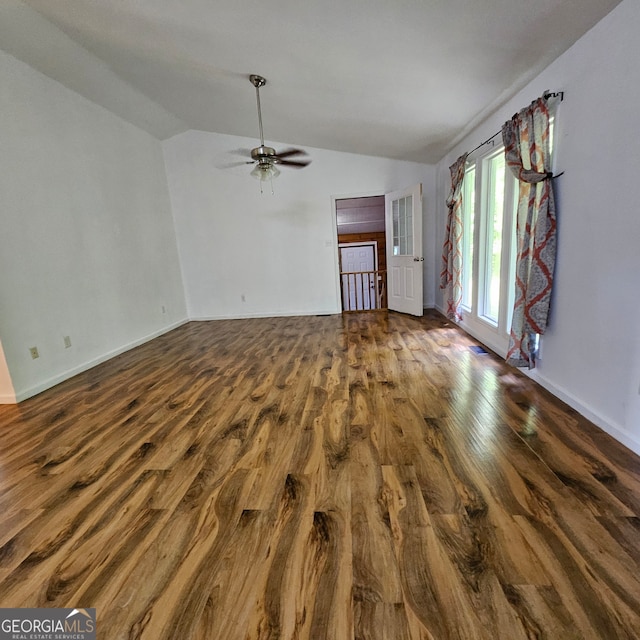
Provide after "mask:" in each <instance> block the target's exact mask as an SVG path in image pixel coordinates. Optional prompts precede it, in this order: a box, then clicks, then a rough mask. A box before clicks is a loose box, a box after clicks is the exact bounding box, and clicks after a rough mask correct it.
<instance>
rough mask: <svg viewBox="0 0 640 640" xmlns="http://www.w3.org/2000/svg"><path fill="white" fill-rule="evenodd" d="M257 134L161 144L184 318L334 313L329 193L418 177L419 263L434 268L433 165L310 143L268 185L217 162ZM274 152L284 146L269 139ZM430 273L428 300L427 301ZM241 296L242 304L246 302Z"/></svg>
mask: <svg viewBox="0 0 640 640" xmlns="http://www.w3.org/2000/svg"><path fill="white" fill-rule="evenodd" d="M255 144H256V140H255V139H251V138H239V137H235V136H227V135H220V134H214V133H205V132H201V131H189V132H186V133H183V134H180V135H177V136H175V137H173V138H171V139H170V140H167V141H165V142H164V143H163V146H164V152H165V162H166V166H167V175H168V180H169V190H170V193H171V201H172V206H173V213H174V218H175V225H176V234H177V239H178V248H179V252H180V259H181V264H182V270H183V279H184V286H185V294H186V299H187V308H188V313H189V317H190V318H222V317H244V316H270V315H295V314H315V313H338V312H339V311H340V301H339V297H338V295H337V282H338V278H337V253H336V228H335V212H334V211H333V210H332V201H331V198H332V196H340V197H343V196H347V195H349V196H353V195H365V194H366V195H373V194H383V193H385V192H387V191H392V190H394V189H399V188H403V187H406V186H409V185H411V184H415V183H417V182H422V183H423V193H424V202H423V205H424V206H423V213H424V236H425V254H426V258H427V261H426V262H425V264H427V265H429V266H431V265H433V264H434V261H433V252H434V250H435V235H434V230H435V226H434V223H435V220H434V212H435V209H434V207H435V170H434V167H433V166H430V165H424V164H418V163H412V162H400V161H397V160H388V159H383V158H373V157H368V156H359V155H354V154H347V153H339V152H335V151H326V150H322V149H310V148H307V149H306V150H307V151H308V153H309V155H310V157H311V159H312V163H311V164H310V165H309V166H308V167H306V168H305V169H301V170H294V169H287V168H286V167H285V168H283V169H282V173H281V175H280V176H279V177H278V178H277V179H276V180H274V181H273V189H274V195H272V194H271V187H270V184H269V183H267V184H265V185H264V193H263V194H262V195H261V194H260V183H259V182H258V181H257V180H255V179H254V178H252V177H250V176H249V172H250V170H251V167H247V166H241V167H234V168H221V167H222V166H223V165H225V164H227V163H230V162H233V161H235V160H242V158H241V157H239V156H234V155H233V154H230V152H231V151H233V150H235V149H238V148H251V147H253V146H255ZM270 144H272V145H273V146H275V148H276V149H278V148H283V147H286V146H288V145H286V144H279V143H272V142H271V143H270ZM433 281H434V273H433V269H427V271H426V273H425V285H424V288H425V294H426V295H425V298H424V300H425V306H433V304H434V297H433V291H434V287H433ZM242 296H244V301H243V300H242Z"/></svg>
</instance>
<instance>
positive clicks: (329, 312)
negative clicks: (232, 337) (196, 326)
mask: <svg viewBox="0 0 640 640" xmlns="http://www.w3.org/2000/svg"><path fill="white" fill-rule="evenodd" d="M341 314H342V311H336V310H335V309H322V310H320V311H271V312H269V311H266V312H261V313H260V312H259V313H245V314H242V315H220V316H191V317H190V318H189V321H193V322H206V321H208V320H248V319H251V318H288V317H291V318H294V317H296V316H339V315H341Z"/></svg>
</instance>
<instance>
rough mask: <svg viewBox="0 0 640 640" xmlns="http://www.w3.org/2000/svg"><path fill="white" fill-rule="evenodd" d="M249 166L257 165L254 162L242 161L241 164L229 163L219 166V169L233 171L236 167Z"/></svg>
mask: <svg viewBox="0 0 640 640" xmlns="http://www.w3.org/2000/svg"><path fill="white" fill-rule="evenodd" d="M248 164H255V163H254V162H253V160H242V161H240V162H229V163H228V164H221V165H218V169H233V168H234V167H244V166H246V165H248Z"/></svg>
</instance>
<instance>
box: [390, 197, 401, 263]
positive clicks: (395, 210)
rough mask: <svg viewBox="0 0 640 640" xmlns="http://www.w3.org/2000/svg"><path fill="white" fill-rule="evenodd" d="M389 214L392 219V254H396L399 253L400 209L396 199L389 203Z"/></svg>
mask: <svg viewBox="0 0 640 640" xmlns="http://www.w3.org/2000/svg"><path fill="white" fill-rule="evenodd" d="M391 214H392V215H391V217H392V219H393V255H394V256H397V255H399V253H400V210H399V207H398V201H397V200H394V201H393V202H392V203H391Z"/></svg>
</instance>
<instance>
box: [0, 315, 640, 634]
mask: <svg viewBox="0 0 640 640" xmlns="http://www.w3.org/2000/svg"><path fill="white" fill-rule="evenodd" d="M472 344H474V343H473V341H472V340H471V339H470V338H469V337H467V336H466V335H465V334H463V333H462V332H461V331H459V330H458V329H457V328H455V327H454V326H452V325H451V324H449V323H448V322H447V321H446V320H445V319H444V318H443V317H442V316H440V315H439V314H437V313H435V312H432V313H429V314H428V315H426V316H425V317H424V318H411V317H405V316H402V315H400V314H394V313H389V314H388V315H387V314H385V313H371V314H351V315H347V316H344V317H341V316H329V317H303V318H276V319H251V320H233V321H218V322H200V323H190V324H188V325H185V326H183V327H181V328H179V329H176V330H175V331H172V332H171V333H169V334H166V335H164V336H162V337H160V338H158V339H156V340H154V341H153V342H151V343H149V344H146V345H143V346H142V347H139V348H137V349H135V350H132V351H130V352H128V353H125V354H123V355H121V356H118V357H117V358H114V359H113V360H111V361H109V362H107V363H104V364H102V365H100V366H98V367H96V368H94V369H92V370H90V371H88V372H86V373H84V374H82V375H80V376H77V377H76V378H74V379H72V380H69V381H67V382H65V383H63V384H61V385H59V386H58V387H56V388H55V389H51V390H49V391H47V392H44V393H42V394H40V395H39V396H37V397H35V398H32V399H30V400H27V401H25V402H23V403H22V404H20V405H18V406H2V407H0V434H1V438H2V440H1V442H2V445H1V448H0V513H1V514H2V516H1V524H0V606H1V607H18V606H19V607H57V606H60V607H96V609H97V617H98V637H99V638H101V639H104V640H120V639H128V640H131V639H135V638H143V639H145V640H178V639H180V640H236V639H237V640H246V639H252V640H253V639H256V640H257V639H274V640H275V639H291V640H293V639H311V640H322V639H327V640H348V639H355V638H357V639H361V640H365V639H381V640H404V639H407V640H409V639H411V640H427V639H428V640H449V639H451V640H453V639H459V640H467V639H468V640H486V639H491V640H495V639H505V640H524V639H533V638H549V639H554V640H555V639H561V640H570V639H587V640H591V639H598V640H600V639H604V640H614V639H637V638H639V637H640V518H639V516H640V459H639V458H638V457H637V456H635V455H633V454H632V453H631V452H629V451H628V450H626V449H625V448H624V447H622V446H621V445H619V444H618V443H616V442H615V441H614V440H612V439H611V438H609V437H608V436H607V435H606V434H604V433H603V432H601V431H600V430H599V429H597V428H596V427H594V426H593V425H592V424H590V423H589V422H588V421H586V420H585V419H583V418H581V417H580V416H579V415H578V414H577V413H575V412H574V411H572V410H571V409H569V408H567V407H566V406H565V405H563V404H562V403H561V402H559V401H557V400H555V399H554V398H553V397H552V396H551V395H549V394H548V393H547V392H545V391H544V390H542V389H540V388H539V387H538V386H537V385H535V384H534V383H533V382H531V381H529V380H528V379H527V378H525V377H524V376H522V375H521V374H520V373H518V372H517V371H515V370H513V369H511V368H508V367H507V366H506V365H505V364H504V363H502V362H501V361H500V360H499V359H497V358H495V357H494V356H493V355H491V354H488V355H477V354H475V353H473V352H472V351H471V350H470V349H469V346H470V345H472Z"/></svg>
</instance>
